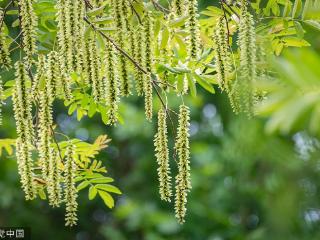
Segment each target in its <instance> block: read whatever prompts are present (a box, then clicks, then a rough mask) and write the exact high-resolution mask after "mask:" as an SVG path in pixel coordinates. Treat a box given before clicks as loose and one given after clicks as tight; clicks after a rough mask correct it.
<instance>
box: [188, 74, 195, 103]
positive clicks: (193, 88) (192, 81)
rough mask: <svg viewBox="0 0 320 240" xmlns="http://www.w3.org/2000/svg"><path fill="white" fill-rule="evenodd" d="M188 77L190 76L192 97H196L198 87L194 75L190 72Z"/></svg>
mask: <svg viewBox="0 0 320 240" xmlns="http://www.w3.org/2000/svg"><path fill="white" fill-rule="evenodd" d="M187 78H188V83H189V88H190V92H191V96H192V97H196V96H197V88H196V84H195V82H194V80H193V77H192V75H191V74H190V73H187Z"/></svg>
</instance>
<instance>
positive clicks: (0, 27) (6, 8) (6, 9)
mask: <svg viewBox="0 0 320 240" xmlns="http://www.w3.org/2000/svg"><path fill="white" fill-rule="evenodd" d="M13 1H14V0H11V1H10V2H9V3H8V4H7V5H6V6H5V7H4V9H3V17H2V19H1V23H0V30H1V29H2V25H3V23H4V16H5V15H6V13H7V11H8V8H9V7H10V5H11V4H13Z"/></svg>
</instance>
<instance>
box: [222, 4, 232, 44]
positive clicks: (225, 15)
mask: <svg viewBox="0 0 320 240" xmlns="http://www.w3.org/2000/svg"><path fill="white" fill-rule="evenodd" d="M220 3H221V8H222V10H223V16H224V19H225V20H226V25H227V31H228V45H230V29H229V22H228V18H227V14H226V9H225V8H224V6H223V0H220Z"/></svg>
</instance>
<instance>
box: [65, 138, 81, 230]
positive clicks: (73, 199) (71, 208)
mask: <svg viewBox="0 0 320 240" xmlns="http://www.w3.org/2000/svg"><path fill="white" fill-rule="evenodd" d="M74 155H75V146H74V145H73V144H72V143H71V142H69V144H68V146H67V149H66V152H65V169H64V181H65V182H64V183H65V189H64V201H65V203H66V215H65V221H66V222H65V225H66V226H74V225H76V224H77V220H78V218H77V208H78V203H77V197H78V193H77V189H76V185H75V177H76V171H77V166H76V163H75V159H74Z"/></svg>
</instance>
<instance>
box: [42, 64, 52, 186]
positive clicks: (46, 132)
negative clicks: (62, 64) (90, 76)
mask: <svg viewBox="0 0 320 240" xmlns="http://www.w3.org/2000/svg"><path fill="white" fill-rule="evenodd" d="M39 67H40V69H38V72H44V70H42V68H43V69H45V66H44V65H43V66H39ZM45 80H46V82H45V86H44V88H43V89H39V92H38V93H39V113H38V116H39V124H38V138H39V140H38V150H39V162H40V166H41V170H42V177H43V179H45V180H46V179H48V176H49V169H50V166H49V162H50V152H51V150H50V148H51V147H50V146H51V135H52V125H53V119H52V104H53V101H54V98H55V96H54V94H53V86H55V85H53V81H52V79H49V78H47V79H45Z"/></svg>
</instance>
